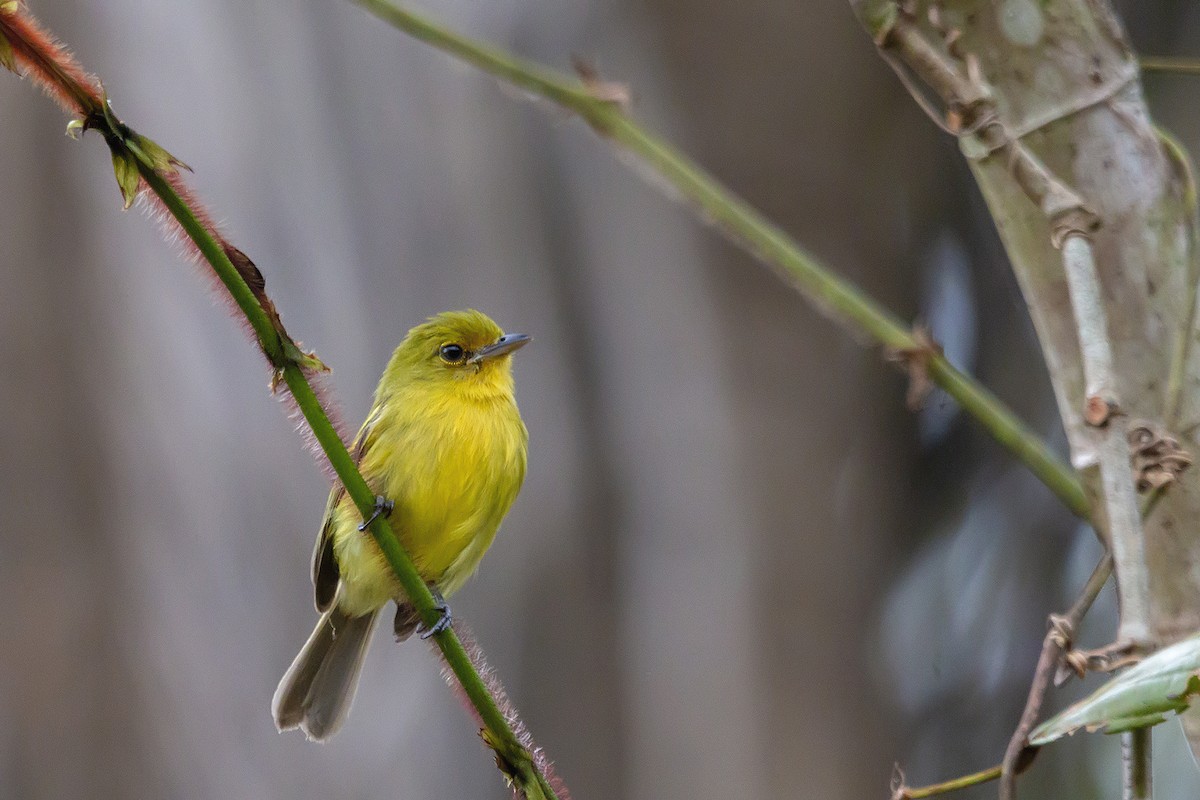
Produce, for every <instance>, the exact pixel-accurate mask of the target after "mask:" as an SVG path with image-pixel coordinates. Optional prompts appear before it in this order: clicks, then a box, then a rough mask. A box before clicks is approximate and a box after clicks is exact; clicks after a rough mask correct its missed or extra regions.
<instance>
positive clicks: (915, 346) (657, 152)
mask: <svg viewBox="0 0 1200 800" xmlns="http://www.w3.org/2000/svg"><path fill="white" fill-rule="evenodd" d="M353 2H355V3H356V4H357V5H360V6H362V7H363V8H365V9H367V10H368V11H370V12H371V13H372V14H375V15H376V16H378V17H379V18H380V19H382V20H384V21H385V22H388V23H390V24H392V25H394V26H395V27H397V28H399V29H400V30H402V31H404V32H405V33H408V34H409V35H411V36H413V37H414V38H416V39H419V40H421V41H423V42H426V43H428V44H430V45H432V46H433V47H436V48H437V49H439V50H442V51H444V52H447V53H449V54H451V55H453V56H455V57H456V58H459V59H461V60H463V61H465V62H467V63H469V64H472V65H474V66H475V67H478V68H479V69H481V70H483V71H484V72H486V73H488V74H489V75H492V76H495V77H497V78H500V79H501V80H503V81H505V82H507V83H509V84H511V85H513V86H516V87H517V88H519V89H522V90H525V91H527V92H530V93H532V94H534V95H536V96H539V97H542V98H545V99H547V100H550V101H551V102H553V103H555V104H556V105H558V106H561V107H562V108H565V109H567V110H569V111H572V112H574V113H576V114H578V115H579V116H580V117H581V118H582V119H583V120H584V121H585V122H587V124H588V125H589V126H591V127H592V129H593V130H595V131H596V133H598V134H599V135H600V136H602V137H603V138H605V139H607V140H608V141H610V142H612V143H613V144H614V145H616V146H617V147H619V148H621V149H623V150H625V151H627V152H629V153H632V154H633V155H635V156H637V158H638V159H639V161H640V162H641V164H642V165H643V166H645V167H646V168H647V169H648V170H649V171H650V172H651V173H652V174H653V175H654V176H655V177H656V178H657V179H659V180H661V181H665V182H666V184H668V185H669V186H670V187H671V188H672V189H673V190H674V191H675V192H677V193H678V194H679V195H680V196H682V197H683V198H684V199H685V200H686V201H687V202H688V203H689V204H690V205H691V206H692V207H693V208H694V209H695V210H696V212H697V214H698V215H699V216H700V217H701V218H703V219H704V220H705V221H708V222H710V223H712V224H713V225H714V226H716V227H717V228H718V229H719V230H720V231H721V232H722V233H723V234H724V235H725V236H726V237H727V238H728V239H730V240H731V241H732V242H734V243H735V244H737V245H738V246H740V247H742V248H743V249H745V250H747V251H748V252H749V253H751V254H752V255H753V256H755V257H756V258H758V259H759V260H760V261H762V262H763V263H765V264H766V265H767V266H769V267H771V268H772V269H773V270H774V271H775V272H776V273H777V274H778V275H779V276H780V277H781V278H782V279H783V280H784V281H785V282H787V283H789V284H791V285H792V286H794V287H795V288H796V289H797V290H798V291H799V292H800V293H801V294H802V295H803V296H804V297H805V298H806V299H808V300H809V301H810V302H811V303H813V305H814V306H816V307H817V309H818V310H820V311H821V312H822V313H823V314H825V315H826V316H827V317H829V318H831V319H833V320H834V321H836V322H838V323H840V324H841V325H843V326H844V327H846V328H848V329H849V330H850V331H851V332H853V333H854V334H856V335H859V336H861V335H864V334H865V335H866V336H868V337H870V338H871V339H873V340H874V341H875V342H877V343H878V344H881V345H883V347H885V348H886V349H887V350H889V351H892V352H905V353H920V354H921V355H920V358H922V360H923V365H924V367H925V369H927V370H928V375H929V377H930V378H931V379H932V380H933V381H934V382H935V383H936V384H937V385H938V386H940V387H941V388H942V389H943V390H944V391H945V392H946V394H948V395H949V396H950V397H952V398H953V399H954V400H955V401H956V402H957V403H958V405H959V407H960V408H962V409H963V411H964V412H966V413H967V414H969V415H970V416H973V417H975V419H977V420H978V421H979V422H980V423H981V424H982V425H983V426H984V428H985V429H986V430H987V431H988V433H989V434H991V435H992V437H993V438H994V439H995V440H996V441H997V442H999V443H1000V444H1001V445H1003V446H1004V447H1005V448H1007V449H1008V450H1009V451H1010V452H1011V453H1012V454H1013V455H1014V456H1015V457H1016V458H1018V459H1019V460H1020V461H1021V462H1022V463H1024V464H1025V465H1026V466H1027V467H1028V468H1029V469H1030V471H1032V472H1033V473H1034V474H1035V475H1036V476H1037V477H1038V478H1039V479H1040V480H1041V481H1042V482H1043V483H1044V484H1046V486H1048V487H1049V488H1050V490H1051V491H1052V492H1054V494H1055V495H1056V496H1057V497H1058V498H1059V499H1060V500H1062V502H1063V503H1064V504H1066V506H1067V507H1068V508H1069V509H1071V511H1073V512H1074V513H1075V514H1077V515H1079V516H1080V517H1084V518H1089V516H1090V513H1091V511H1090V507H1089V505H1088V502H1087V498H1086V497H1085V495H1084V493H1083V489H1082V486H1081V484H1080V482H1079V478H1078V476H1077V475H1076V474H1075V472H1074V470H1072V469H1071V468H1070V467H1068V466H1067V465H1065V464H1064V463H1063V462H1062V461H1061V460H1060V459H1059V458H1057V457H1056V456H1055V455H1054V454H1053V453H1051V452H1050V450H1049V449H1048V448H1047V447H1046V445H1045V443H1044V442H1042V440H1041V439H1040V438H1039V437H1038V436H1036V435H1035V434H1034V433H1032V432H1031V431H1030V430H1029V429H1028V428H1026V427H1025V425H1024V424H1022V423H1021V421H1020V420H1019V419H1017V417H1016V416H1015V415H1014V414H1013V413H1012V411H1010V410H1009V409H1008V408H1007V407H1006V406H1005V405H1004V404H1003V403H1001V402H1000V401H999V400H998V399H997V398H996V397H995V396H994V395H992V393H991V392H989V391H988V390H987V389H986V388H984V387H983V386H981V385H980V384H979V383H977V382H976V381H975V380H973V379H972V378H970V377H969V376H967V375H965V374H963V373H962V372H960V371H959V370H958V369H956V368H955V367H954V366H953V365H951V364H950V362H949V361H947V360H946V359H945V358H944V357H943V356H942V355H941V354H940V353H937V352H935V351H931V350H930V349H929V348H928V346H927V344H926V343H923V342H922V341H921V340H920V339H919V338H918V337H916V336H914V334H913V332H912V331H911V330H909V329H908V328H906V327H905V326H904V325H902V324H901V323H900V322H899V320H897V319H896V318H895V316H893V315H892V314H891V313H889V312H888V311H887V310H885V309H884V308H882V307H881V306H879V305H878V304H877V303H876V302H875V301H873V300H871V299H870V298H869V297H867V296H866V295H865V294H863V293H862V292H861V291H860V290H859V289H858V288H857V287H856V286H854V285H853V284H851V283H849V282H848V281H846V280H845V279H843V278H841V277H839V276H837V275H836V274H834V273H832V272H831V271H829V270H828V269H826V268H825V267H824V266H823V265H821V264H820V263H819V262H818V261H817V260H816V259H815V258H813V257H812V256H811V255H809V254H808V253H807V252H805V251H804V249H803V248H801V247H800V246H799V245H798V244H797V243H796V242H795V241H794V240H792V239H791V238H790V237H789V236H788V235H787V234H786V233H784V232H783V231H782V230H780V229H779V228H778V227H777V226H775V225H774V224H772V223H771V222H770V221H768V220H767V219H766V218H765V217H763V215H762V214H760V213H759V212H758V211H756V210H755V209H754V208H753V207H751V206H750V205H749V204H748V203H746V202H745V201H744V200H742V199H741V198H739V197H737V196H736V195H735V194H734V193H733V192H731V191H729V190H728V189H726V188H725V187H724V186H722V185H721V184H720V183H719V182H718V181H716V180H715V179H714V178H713V177H712V176H710V175H709V174H708V173H707V172H705V171H704V170H703V169H702V168H701V167H699V166H698V165H697V164H695V163H694V162H692V161H690V160H689V159H688V158H686V157H685V156H684V155H682V154H681V153H680V152H679V151H677V150H676V149H675V148H673V147H672V146H670V145H669V144H667V143H666V142H664V141H663V140H661V139H659V138H657V137H655V136H653V135H652V134H650V133H648V132H647V131H646V130H645V129H643V128H642V127H641V126H639V125H638V124H637V123H636V122H634V121H633V120H632V119H630V117H629V116H628V115H627V114H626V112H625V110H624V108H623V107H622V105H621V104H620V102H618V101H615V100H613V99H612V97H611V95H612V94H613V93H612V92H610V91H604V89H606V88H610V87H604V86H597V85H596V83H595V82H594V81H589V80H579V79H576V78H571V77H568V76H566V75H562V74H559V73H556V72H553V71H551V70H548V69H546V68H545V67H543V66H541V65H538V64H534V63H532V62H529V61H526V60H523V59H520V58H518V57H515V56H512V55H510V54H508V53H505V52H502V51H500V50H497V49H495V48H492V47H489V46H487V45H485V44H482V43H480V42H477V41H474V40H472V39H470V38H468V37H466V36H463V35H461V34H458V33H456V32H454V31H451V30H449V29H447V28H444V27H442V26H440V25H438V24H436V23H434V22H432V21H431V20H429V19H427V18H425V17H423V16H421V15H419V14H415V13H413V12H412V11H409V10H407V9H405V8H402V7H401V6H398V5H396V4H395V3H392V2H389V1H388V0H353ZM616 94H620V93H619V92H618V93H616ZM657 182H658V181H655V183H657Z"/></svg>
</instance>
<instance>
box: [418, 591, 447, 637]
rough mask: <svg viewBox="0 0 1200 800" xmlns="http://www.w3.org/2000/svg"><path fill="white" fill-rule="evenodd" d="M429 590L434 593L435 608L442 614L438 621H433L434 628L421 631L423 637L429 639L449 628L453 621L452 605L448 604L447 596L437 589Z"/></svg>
mask: <svg viewBox="0 0 1200 800" xmlns="http://www.w3.org/2000/svg"><path fill="white" fill-rule="evenodd" d="M429 591H430V592H432V593H433V609H434V611H437V612H439V613H440V614H441V616H440V617H438V621H437V622H435V623H433V627H432V628H430V629H429V630H427V631H424V632H422V633H421V638H422V639H428V638H429V637H430V636H433V635H435V634H438V633H441V632H442V631H444V630H446V629H447V628H449V627H450V623H451V622H452V621H453V618H452V617H451V616H450V606H448V605H446V598H444V597H442V593H441V592H439V591H438V590H437V589H432V588H431V589H430V590H429ZM418 627H419V628H423V627H425V626H424V625H421V626H418Z"/></svg>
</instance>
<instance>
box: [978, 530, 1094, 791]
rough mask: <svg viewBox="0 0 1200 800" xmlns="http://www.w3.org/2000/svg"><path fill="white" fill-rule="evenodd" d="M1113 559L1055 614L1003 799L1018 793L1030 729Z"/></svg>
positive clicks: (1012, 742) (1011, 752)
mask: <svg viewBox="0 0 1200 800" xmlns="http://www.w3.org/2000/svg"><path fill="white" fill-rule="evenodd" d="M1112 568H1113V560H1112V556H1111V555H1109V554H1108V553H1105V554H1104V557H1103V558H1101V559H1100V563H1099V564H1097V565H1096V568H1095V569H1094V570H1092V575H1091V577H1089V578H1088V580H1087V583H1086V584H1085V585H1084V587H1083V592H1082V593H1081V594H1080V595H1079V599H1078V600H1076V601H1075V603H1074V604H1073V605H1072V606H1071V608H1070V609H1069V610H1068V611H1067V612H1066V613H1065V614H1063V615H1061V616H1059V615H1057V614H1052V615H1051V616H1050V621H1049V630H1048V631H1046V638H1045V639H1044V640H1043V641H1042V654H1041V656H1040V657H1039V658H1038V663H1037V669H1036V670H1035V671H1034V673H1033V682H1032V683H1031V684H1030V687H1029V696H1028V697H1027V698H1026V700H1025V710H1024V711H1022V712H1021V721H1020V722H1019V723H1018V724H1017V729H1016V730H1015V731H1013V735H1012V738H1011V739H1009V741H1008V747H1007V749H1005V751H1004V761H1003V762H1002V764H1001V768H1002V774H1001V776H1000V800H1014V798H1016V796H1017V772H1018V770H1017V768H1016V767H1017V764H1018V762H1019V761H1020V760H1021V757H1022V755H1023V754H1024V753H1025V750H1026V747H1027V743H1028V740H1029V732H1030V731H1032V730H1033V726H1034V725H1036V724H1037V721H1038V714H1039V713H1041V709H1042V703H1043V702H1044V701H1045V699H1046V693H1047V691H1049V689H1050V685H1051V683H1052V682H1053V679H1054V674H1055V672H1057V671H1058V667H1059V665H1060V664H1061V663H1062V660H1063V657H1064V656H1065V655H1066V654H1067V651H1068V650H1069V649H1070V647H1071V642H1072V641H1073V640H1074V637H1075V631H1076V630H1077V629H1078V628H1079V624H1080V623H1081V622H1082V621H1083V618H1084V616H1085V615H1086V614H1087V612H1088V610H1089V609H1090V608H1091V607H1092V603H1094V602H1095V601H1096V597H1097V596H1098V595H1099V594H1100V590H1101V589H1103V588H1104V584H1105V583H1107V582H1108V578H1109V576H1110V575H1112Z"/></svg>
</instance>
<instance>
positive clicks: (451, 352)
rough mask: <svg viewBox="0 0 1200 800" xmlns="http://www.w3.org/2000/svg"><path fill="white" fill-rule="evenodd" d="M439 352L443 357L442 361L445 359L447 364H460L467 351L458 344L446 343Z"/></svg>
mask: <svg viewBox="0 0 1200 800" xmlns="http://www.w3.org/2000/svg"><path fill="white" fill-rule="evenodd" d="M438 354H439V355H440V356H441V357H442V361H445V362H446V363H447V364H460V363H462V360H463V356H465V355H466V354H467V351H466V350H463V349H462V347H461V346H460V345H457V344H444V345H442V349H441V350H439V351H438Z"/></svg>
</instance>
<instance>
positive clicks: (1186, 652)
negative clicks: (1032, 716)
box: [1029, 636, 1200, 747]
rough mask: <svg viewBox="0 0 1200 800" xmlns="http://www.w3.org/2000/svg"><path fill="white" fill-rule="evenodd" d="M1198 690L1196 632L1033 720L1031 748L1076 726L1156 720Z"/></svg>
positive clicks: (1118, 729) (1115, 727)
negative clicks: (1043, 718) (1037, 721)
mask: <svg viewBox="0 0 1200 800" xmlns="http://www.w3.org/2000/svg"><path fill="white" fill-rule="evenodd" d="M1197 694H1200V636H1193V637H1191V638H1189V639H1184V640H1183V641H1182V642H1177V643H1175V644H1173V645H1171V646H1170V647H1168V648H1165V649H1163V650H1159V651H1158V652H1157V653H1155V654H1154V655H1152V656H1150V657H1149V658H1147V659H1146V660H1144V661H1142V662H1141V663H1140V664H1138V665H1137V666H1135V667H1131V668H1130V669H1127V670H1126V671H1124V672H1122V673H1121V674H1119V675H1117V676H1116V677H1115V678H1113V679H1112V680H1110V681H1109V682H1108V683H1106V684H1104V685H1103V686H1101V687H1100V688H1099V689H1098V690H1097V691H1095V692H1094V693H1092V694H1091V695H1090V696H1089V697H1086V698H1084V699H1083V700H1080V701H1079V702H1078V703H1076V704H1075V705H1073V706H1071V707H1069V708H1067V709H1065V710H1064V711H1063V712H1062V713H1060V714H1058V715H1057V716H1055V717H1053V718H1051V719H1048V720H1046V721H1045V722H1043V723H1042V724H1041V725H1039V726H1038V727H1037V728H1036V729H1035V730H1034V731H1033V733H1032V734H1030V736H1029V743H1030V744H1031V745H1033V746H1035V747H1041V746H1042V745H1046V744H1050V743H1051V742H1053V741H1055V740H1056V739H1061V738H1062V737H1063V736H1067V735H1069V734H1072V733H1075V732H1076V731H1079V730H1086V731H1088V732H1093V731H1104V732H1105V733H1122V732H1124V731H1131V730H1134V729H1135V728H1145V727H1148V726H1150V725H1157V724H1158V723H1160V722H1162V721H1163V720H1165V719H1166V715H1167V714H1168V713H1169V712H1172V711H1174V712H1175V713H1177V714H1178V713H1179V712H1181V711H1183V710H1184V709H1186V708H1187V707H1188V706H1189V705H1190V704H1191V698H1192V697H1193V696H1194V695H1197Z"/></svg>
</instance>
